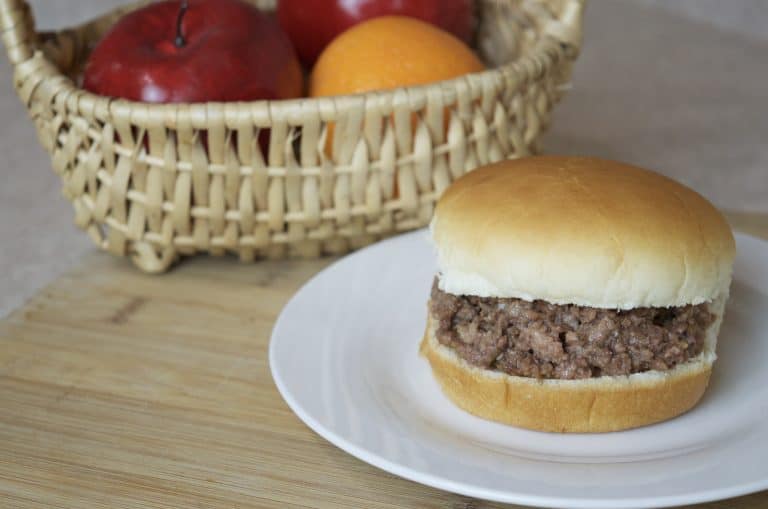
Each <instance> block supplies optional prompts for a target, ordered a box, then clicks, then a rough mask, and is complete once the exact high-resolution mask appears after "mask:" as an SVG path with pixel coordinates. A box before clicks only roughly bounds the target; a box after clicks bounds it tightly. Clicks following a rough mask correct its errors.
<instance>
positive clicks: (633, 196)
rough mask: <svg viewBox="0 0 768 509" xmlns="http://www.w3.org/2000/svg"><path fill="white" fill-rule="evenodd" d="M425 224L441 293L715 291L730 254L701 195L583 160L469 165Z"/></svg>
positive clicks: (703, 294)
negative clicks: (433, 248)
mask: <svg viewBox="0 0 768 509" xmlns="http://www.w3.org/2000/svg"><path fill="white" fill-rule="evenodd" d="M431 230H432V236H433V240H434V242H435V244H436V246H437V252H438V266H439V272H440V279H439V286H440V288H441V289H442V290H443V291H445V292H448V293H453V294H456V295H477V296H481V297H517V298H522V299H526V300H534V299H542V300H546V301H549V302H552V303H556V304H578V305H582V306H592V307H601V308H619V309H630V308H635V307H644V306H654V307H666V306H681V305H685V304H699V303H701V302H705V301H709V300H713V299H714V298H716V297H717V296H718V295H720V294H724V293H726V292H727V290H728V286H729V285H730V280H731V270H732V266H733V259H734V256H735V251H736V249H735V243H734V240H733V234H732V233H731V229H730V227H729V226H728V223H727V222H726V221H725V219H724V218H723V216H722V215H721V214H720V212H718V211H717V209H715V207H714V206H713V205H712V204H711V203H709V202H708V201H707V200H706V199H704V198H703V197H702V196H701V195H699V194H698V193H696V192H694V191H693V190H691V189H689V188H687V187H685V186H683V185H682V184H680V183H678V182H675V181H674V180H671V179H669V178H667V177H664V176H662V175H659V174H657V173H654V172H652V171H648V170H644V169H641V168H637V167H634V166H630V165H628V164H622V163H618V162H614V161H607V160H603V159H596V158H590V157H557V156H543V157H530V158H525V159H518V160H511V161H502V162H499V163H496V164H493V165H489V166H485V167H482V168H478V169H477V170H474V171H472V172H470V173H468V174H466V175H464V176H463V177H461V178H459V179H458V180H457V181H456V182H455V183H454V184H453V185H452V186H451V187H450V188H449V189H448V190H447V191H446V192H445V193H444V194H443V196H442V197H441V198H440V200H439V202H438V204H437V208H436V210H435V216H434V219H433V221H432V225H431Z"/></svg>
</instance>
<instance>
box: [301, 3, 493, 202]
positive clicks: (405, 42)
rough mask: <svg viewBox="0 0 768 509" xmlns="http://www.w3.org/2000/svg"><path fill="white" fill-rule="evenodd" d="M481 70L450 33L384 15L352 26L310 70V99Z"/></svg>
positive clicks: (330, 139)
mask: <svg viewBox="0 0 768 509" xmlns="http://www.w3.org/2000/svg"><path fill="white" fill-rule="evenodd" d="M483 69H485V66H484V65H483V63H482V62H481V61H480V59H479V58H478V57H477V55H475V53H474V52H473V51H472V50H471V49H470V48H469V47H468V46H467V45H466V44H464V42H463V41H461V40H460V39H458V38H457V37H455V36H453V35H452V34H450V33H449V32H446V31H443V30H441V29H439V28H437V27H435V26H434V25H431V24H429V23H425V22H423V21H420V20H417V19H414V18H408V17H405V16H382V17H379V18H374V19H371V20H368V21H365V22H363V23H360V24H358V25H355V26H353V27H352V28H350V29H349V30H347V31H345V32H343V33H342V34H341V35H339V36H338V37H336V38H335V39H334V40H333V41H331V43H330V44H329V45H328V46H327V47H326V48H325V50H324V51H323V52H322V53H321V54H320V58H318V60H317V63H316V64H315V67H314V69H312V75H311V76H310V84H309V95H310V96H311V97H322V96H333V95H345V94H358V93H363V92H369V91H371V90H387V89H393V88H397V87H406V86H411V85H423V84H426V83H432V82H435V81H440V80H447V79H451V78H455V77H457V76H461V75H462V74H468V73H472V72H478V71H482V70H483ZM447 115H448V113H447V108H446V117H447ZM413 121H414V123H415V121H416V118H415V115H414V117H413ZM446 125H447V124H446ZM446 129H447V127H446ZM333 132H334V125H333V123H331V124H329V126H328V136H327V138H326V143H325V153H326V154H328V155H329V156H331V157H333ZM395 189H397V187H395ZM396 193H397V191H396Z"/></svg>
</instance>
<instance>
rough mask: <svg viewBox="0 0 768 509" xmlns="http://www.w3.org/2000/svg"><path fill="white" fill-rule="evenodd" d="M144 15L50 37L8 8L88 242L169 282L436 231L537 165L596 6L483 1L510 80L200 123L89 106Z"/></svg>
mask: <svg viewBox="0 0 768 509" xmlns="http://www.w3.org/2000/svg"><path fill="white" fill-rule="evenodd" d="M257 4H258V5H259V7H260V8H264V9H270V8H273V7H274V5H273V4H274V2H257ZM138 5H141V4H138ZM135 7H137V5H132V6H130V7H127V8H124V9H119V10H117V11H114V12H112V13H110V14H108V15H106V16H104V17H101V18H99V19H96V20H95V21H93V22H90V23H87V24H85V25H82V26H80V27H77V28H73V29H70V30H64V31H61V32H57V33H36V32H35V27H34V21H33V17H32V13H31V10H30V7H29V5H28V4H27V3H26V2H25V1H24V0H0V31H1V32H2V38H3V41H4V43H5V46H6V48H7V50H8V55H9V57H10V60H11V62H12V63H13V65H14V66H15V73H14V81H15V86H16V89H17V91H18V94H19V97H20V98H21V100H22V101H23V103H24V104H25V105H26V106H27V108H28V109H29V113H30V116H31V118H32V120H33V121H34V123H35V126H36V127H37V132H38V135H39V138H40V142H41V143H42V145H43V147H45V149H46V150H48V151H49V152H50V154H51V159H52V162H53V168H54V170H55V171H56V173H57V174H59V175H60V176H61V178H62V180H63V183H64V195H65V196H66V197H67V198H68V199H69V200H71V201H72V203H73V205H74V208H75V221H76V223H77V225H78V226H80V227H81V228H83V229H85V230H86V231H87V232H88V233H89V234H90V236H91V238H92V239H93V240H94V242H95V243H96V244H97V245H98V246H99V247H100V248H101V249H104V250H107V251H109V252H111V253H114V254H117V255H122V256H125V255H130V256H131V257H132V259H133V261H134V262H135V264H136V265H137V266H138V267H139V268H141V269H142V270H144V271H147V272H163V271H165V270H167V269H168V267H169V266H171V264H172V263H173V262H174V261H175V260H177V259H178V258H179V256H183V255H192V254H195V253H200V252H207V253H211V254H214V255H220V254H224V253H226V252H236V253H238V254H239V256H240V258H241V259H242V260H245V261H251V260H254V259H256V258H259V257H264V256H266V257H270V258H272V257H283V256H304V257H314V256H319V255H321V254H325V253H331V254H338V253H343V252H346V251H348V250H350V249H354V248H358V247H361V246H363V245H365V244H368V243H370V242H373V241H374V240H376V239H379V238H381V237H383V236H386V235H389V234H392V233H394V232H399V231H404V230H409V229H413V228H418V227H421V226H424V225H426V224H427V223H428V221H429V219H430V216H431V214H432V209H433V206H434V202H435V200H436V199H437V197H438V196H439V195H440V193H441V192H442V191H443V190H444V189H445V188H446V187H447V186H448V185H449V184H450V183H451V181H452V180H454V179H455V178H457V177H458V176H460V175H461V174H462V173H464V172H466V171H468V170H471V169H473V168H475V167H476V166H478V165H481V164H485V163H489V162H493V161H497V160H499V159H503V158H511V157H520V156H524V155H527V154H530V153H532V152H535V151H536V150H537V139H538V138H539V136H540V134H541V133H542V131H543V130H544V129H545V127H546V126H547V124H548V122H549V114H550V110H551V108H552V106H553V104H554V103H555V102H556V101H557V100H558V99H559V98H560V96H561V95H562V91H563V90H564V88H565V87H564V85H565V83H566V82H567V81H568V79H569V77H570V67H571V64H572V62H573V60H574V59H575V58H576V55H577V54H578V50H579V44H580V39H581V15H582V10H583V0H485V1H483V0H478V30H477V49H478V51H479V53H480V54H481V55H482V57H483V58H484V60H485V61H486V63H487V64H488V65H489V67H490V68H492V69H491V70H488V71H485V72H482V73H477V74H471V75H467V76H463V77H461V78H458V79H454V80H450V81H444V82H440V83H436V84H433V85H426V86H420V87H410V88H404V89H398V90H395V91H387V92H377V93H369V94H364V95H356V96H340V97H333V98H323V99H299V100H291V101H257V102H251V103H209V104H192V105H187V104H181V105H150V104H144V103H135V102H128V101H124V100H115V99H109V98H105V97H100V96H97V95H94V94H91V93H88V92H86V91H84V90H82V89H81V88H78V86H77V78H78V74H79V72H80V70H81V69H82V65H83V63H84V61H85V59H86V57H87V55H88V51H89V49H90V48H91V47H92V45H93V44H94V42H95V41H97V40H98V39H99V37H100V36H101V35H102V34H103V33H104V32H105V30H106V29H108V28H109V27H110V26H111V25H112V23H114V22H115V20H117V19H118V18H119V17H120V15H122V14H123V13H125V12H127V11H128V10H130V9H132V8H135ZM413 119H415V120H413ZM329 123H331V124H335V133H336V134H335V135H334V137H333V148H332V154H331V155H328V154H326V150H325V149H324V147H325V139H326V136H327V130H328V125H329ZM265 130H268V132H269V144H268V150H266V153H262V151H261V147H260V143H259V141H258V140H259V135H260V133H262V132H264V131H265ZM203 133H204V134H205V136H201V134H203ZM203 139H205V140H207V141H206V143H203V141H202V140H203Z"/></svg>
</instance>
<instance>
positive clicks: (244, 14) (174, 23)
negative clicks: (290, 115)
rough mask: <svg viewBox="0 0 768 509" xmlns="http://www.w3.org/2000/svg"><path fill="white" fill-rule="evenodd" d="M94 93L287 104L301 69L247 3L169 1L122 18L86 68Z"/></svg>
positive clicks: (276, 30)
mask: <svg viewBox="0 0 768 509" xmlns="http://www.w3.org/2000/svg"><path fill="white" fill-rule="evenodd" d="M83 87H84V88H85V89H86V90H89V91H91V92H94V93H97V94H100V95H105V96H110V97H120V98H124V99H129V100H133V101H144V102H151V103H179V102H184V103H199V102H208V101H249V100H258V99H287V98H292V97H298V96H300V95H301V93H302V89H303V80H302V73H301V67H300V65H299V62H298V59H297V57H296V54H295V52H294V51H293V47H292V46H291V43H290V40H289V39H288V37H287V36H286V35H285V34H284V33H283V32H282V30H281V29H280V27H279V26H278V25H277V23H275V21H274V20H273V19H272V18H270V17H269V16H267V15H266V14H264V13H262V12H261V11H259V10H258V9H256V8H255V7H254V6H252V5H249V4H247V3H245V2H243V1H241V0H188V1H180V0H165V1H162V2H157V3H152V4H150V5H148V6H146V7H144V8H141V9H138V10H136V11H133V12H131V13H129V14H127V15H126V16H124V17H123V18H121V19H120V20H119V21H118V22H117V23H116V24H115V26H114V27H112V29H111V30H110V31H109V32H108V33H107V34H106V35H105V36H104V38H103V39H102V40H101V41H99V43H98V44H97V45H96V47H95V48H94V50H93V52H92V53H91V55H90V57H89V59H88V62H87V64H86V67H85V73H84V77H83Z"/></svg>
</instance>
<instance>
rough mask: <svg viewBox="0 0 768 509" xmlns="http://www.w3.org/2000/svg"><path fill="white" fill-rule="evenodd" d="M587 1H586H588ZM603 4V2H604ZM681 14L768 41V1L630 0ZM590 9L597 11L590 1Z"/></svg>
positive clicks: (48, 10)
mask: <svg viewBox="0 0 768 509" xmlns="http://www.w3.org/2000/svg"><path fill="white" fill-rule="evenodd" d="M588 1H589V0H588ZM603 1H606V0H603ZM633 1H635V2H637V3H638V4H644V5H649V6H654V7H660V8H662V9H665V10H668V11H672V12H675V13H678V14H682V15H684V16H685V17H687V18H689V19H693V20H697V21H701V22H705V23H710V24H712V25H715V26H717V27H718V28H721V29H724V30H729V31H736V32H740V33H742V34H744V35H749V36H752V37H759V38H763V39H768V28H766V27H768V1H767V0H633ZM31 3H32V5H33V7H34V8H35V12H36V13H37V18H38V21H39V23H40V26H41V27H44V28H56V27H63V26H69V25H74V24H77V23H78V22H80V21H84V20H86V19H89V18H91V17H94V15H95V14H97V13H99V12H105V11H108V10H109V9H111V8H113V7H115V6H118V5H120V4H124V3H126V1H125V0H31ZM589 8H594V9H599V8H600V2H599V1H593V2H592V4H591V5H590V6H589Z"/></svg>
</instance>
